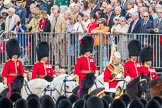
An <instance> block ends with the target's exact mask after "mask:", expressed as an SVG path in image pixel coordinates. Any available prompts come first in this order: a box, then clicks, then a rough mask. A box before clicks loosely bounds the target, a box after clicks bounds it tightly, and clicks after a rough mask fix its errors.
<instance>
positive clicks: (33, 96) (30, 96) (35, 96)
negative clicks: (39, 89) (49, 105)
mask: <svg viewBox="0 0 162 108" xmlns="http://www.w3.org/2000/svg"><path fill="white" fill-rule="evenodd" d="M30 98H37V99H38V100H39V97H38V95H36V94H29V95H28V97H27V98H26V100H27V101H28V100H30Z"/></svg>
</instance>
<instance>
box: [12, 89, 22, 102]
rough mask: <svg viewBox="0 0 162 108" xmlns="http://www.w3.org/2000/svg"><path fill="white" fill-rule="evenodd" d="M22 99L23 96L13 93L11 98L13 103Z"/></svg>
mask: <svg viewBox="0 0 162 108" xmlns="http://www.w3.org/2000/svg"><path fill="white" fill-rule="evenodd" d="M20 98H21V95H20V93H18V92H13V93H12V94H11V96H10V99H11V101H12V103H14V102H16V101H17V100H18V99H20Z"/></svg>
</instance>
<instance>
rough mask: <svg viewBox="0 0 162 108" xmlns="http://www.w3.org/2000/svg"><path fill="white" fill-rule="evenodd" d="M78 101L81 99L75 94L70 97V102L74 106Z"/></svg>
mask: <svg viewBox="0 0 162 108" xmlns="http://www.w3.org/2000/svg"><path fill="white" fill-rule="evenodd" d="M77 99H79V98H78V96H77V95H75V94H72V95H70V96H69V101H70V102H71V104H73V103H74V102H75V101H76V100H77Z"/></svg>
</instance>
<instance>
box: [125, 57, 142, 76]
mask: <svg viewBox="0 0 162 108" xmlns="http://www.w3.org/2000/svg"><path fill="white" fill-rule="evenodd" d="M140 67H141V63H140V62H138V61H136V62H134V61H131V60H128V61H126V62H125V63H124V71H125V72H126V73H127V74H128V75H129V76H130V77H131V79H134V78H136V77H138V76H139V75H140V74H139V69H140Z"/></svg>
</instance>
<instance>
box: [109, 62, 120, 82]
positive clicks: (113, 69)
mask: <svg viewBox="0 0 162 108" xmlns="http://www.w3.org/2000/svg"><path fill="white" fill-rule="evenodd" d="M107 68H108V69H109V70H110V72H111V75H112V76H113V79H112V80H110V81H109V82H112V81H114V80H115V79H116V76H117V75H118V74H119V73H120V72H123V70H122V69H121V68H120V64H119V65H117V66H116V65H115V64H112V63H111V64H109V65H107Z"/></svg>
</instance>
